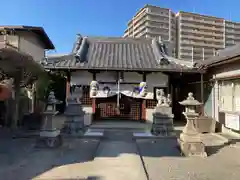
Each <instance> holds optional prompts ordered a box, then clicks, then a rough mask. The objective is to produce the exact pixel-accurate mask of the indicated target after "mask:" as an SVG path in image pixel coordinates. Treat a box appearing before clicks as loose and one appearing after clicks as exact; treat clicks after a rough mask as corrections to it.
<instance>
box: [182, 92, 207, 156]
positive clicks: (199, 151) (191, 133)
mask: <svg viewBox="0 0 240 180" xmlns="http://www.w3.org/2000/svg"><path fill="white" fill-rule="evenodd" d="M179 103H180V104H181V105H183V106H185V111H184V112H183V115H184V116H185V117H186V120H187V124H186V125H185V127H184V129H183V131H182V133H181V134H180V141H179V143H180V147H181V150H182V152H183V153H184V155H185V156H202V157H205V156H207V154H206V152H205V146H204V144H203V142H202V141H201V137H200V134H199V133H198V132H197V130H196V129H195V127H194V124H193V123H194V121H195V120H196V119H197V118H198V117H199V114H198V113H197V112H196V107H197V106H200V105H201V104H202V103H200V102H199V101H197V100H195V99H194V97H193V93H188V97H187V99H186V100H184V101H182V102H179Z"/></svg>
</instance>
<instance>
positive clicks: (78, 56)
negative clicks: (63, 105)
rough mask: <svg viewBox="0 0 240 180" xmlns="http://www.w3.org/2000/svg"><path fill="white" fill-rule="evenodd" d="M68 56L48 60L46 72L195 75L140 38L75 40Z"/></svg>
mask: <svg viewBox="0 0 240 180" xmlns="http://www.w3.org/2000/svg"><path fill="white" fill-rule="evenodd" d="M78 41H81V45H79V43H77V42H75V46H74V47H73V51H72V53H71V54H69V55H64V56H59V57H56V56H54V57H48V60H47V64H45V67H46V68H67V69H68V68H70V69H98V70H129V71H131V70H139V71H144V70H145V71H146V70H147V71H184V70H186V71H191V70H193V71H196V69H197V68H194V67H193V66H192V65H191V64H189V63H187V62H186V61H183V60H179V59H175V58H172V57H169V56H167V55H166V54H164V53H163V52H162V51H161V48H160V44H159V43H158V42H157V40H155V39H153V40H152V39H145V38H144V39H143V38H108V37H107V38H104V37H87V38H86V37H85V38H82V37H81V36H80V37H79V38H78Z"/></svg>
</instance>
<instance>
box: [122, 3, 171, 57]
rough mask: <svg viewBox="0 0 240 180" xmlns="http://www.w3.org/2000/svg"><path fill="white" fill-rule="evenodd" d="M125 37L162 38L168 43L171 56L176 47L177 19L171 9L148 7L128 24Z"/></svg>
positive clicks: (141, 10)
mask: <svg viewBox="0 0 240 180" xmlns="http://www.w3.org/2000/svg"><path fill="white" fill-rule="evenodd" d="M123 37H136V38H137V37H146V38H153V37H161V40H162V41H168V42H171V43H168V44H169V45H168V46H169V48H170V49H171V50H172V53H173V54H172V53H171V55H174V54H175V47H176V44H175V43H176V18H175V13H173V12H172V11H171V10H170V9H167V8H160V7H156V6H152V5H146V6H144V7H143V8H141V9H140V10H139V11H138V12H137V13H136V15H135V16H134V17H133V18H132V19H131V20H130V21H129V22H128V27H127V29H126V30H125V32H124V36H123Z"/></svg>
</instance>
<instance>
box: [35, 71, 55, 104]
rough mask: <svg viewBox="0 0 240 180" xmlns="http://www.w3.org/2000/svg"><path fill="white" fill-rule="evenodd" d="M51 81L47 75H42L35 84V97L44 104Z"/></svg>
mask: <svg viewBox="0 0 240 180" xmlns="http://www.w3.org/2000/svg"><path fill="white" fill-rule="evenodd" d="M51 84H52V80H51V78H50V77H49V75H48V74H46V73H43V74H42V75H41V76H40V77H39V78H38V80H37V82H36V97H37V99H38V100H41V101H44V102H46V100H47V97H48V94H49V91H50V90H51V89H50V88H51Z"/></svg>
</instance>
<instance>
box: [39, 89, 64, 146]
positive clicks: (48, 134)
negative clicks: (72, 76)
mask: <svg viewBox="0 0 240 180" xmlns="http://www.w3.org/2000/svg"><path fill="white" fill-rule="evenodd" d="M60 103H61V101H58V100H56V98H55V95H54V92H52V91H51V92H50V93H49V96H48V101H47V105H46V109H45V111H44V112H43V117H44V118H43V124H42V128H41V130H40V140H41V141H42V142H43V143H44V145H46V146H47V147H50V148H53V147H57V146H59V145H61V144H62V138H61V136H60V127H58V125H57V124H58V122H57V119H56V114H57V113H58V111H56V105H57V104H60Z"/></svg>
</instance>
